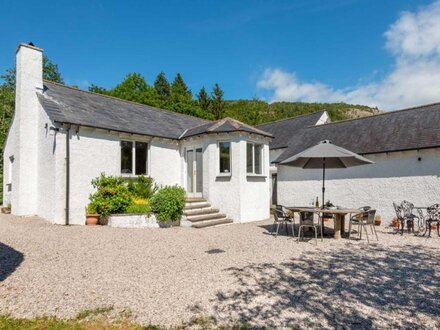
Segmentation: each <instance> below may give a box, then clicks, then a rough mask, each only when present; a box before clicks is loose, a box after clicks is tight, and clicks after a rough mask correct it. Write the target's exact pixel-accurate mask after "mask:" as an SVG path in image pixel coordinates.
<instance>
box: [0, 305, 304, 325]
mask: <svg viewBox="0 0 440 330" xmlns="http://www.w3.org/2000/svg"><path fill="white" fill-rule="evenodd" d="M112 310H113V307H101V308H97V309H92V310H84V311H82V312H80V313H78V315H77V317H76V318H74V319H67V320H62V319H58V318H55V317H36V318H33V319H20V318H14V317H11V316H7V315H0V330H186V329H194V330H248V329H255V330H258V329H261V330H263V329H266V328H265V327H255V326H250V325H249V324H247V323H236V324H235V325H220V324H218V323H217V322H216V321H215V320H214V319H211V318H209V317H206V316H197V317H193V318H192V319H191V320H190V321H188V322H182V324H180V325H174V326H160V325H147V326H144V325H140V324H137V323H134V322H132V321H130V319H129V318H130V317H131V313H129V312H128V313H127V312H126V311H123V312H121V313H120V314H119V315H120V318H119V319H116V320H114V319H113V320H112V319H111V318H108V317H106V316H107V314H108V313H109V312H111V311H112ZM127 317H128V318H127ZM290 328H291V329H296V328H294V327H290Z"/></svg>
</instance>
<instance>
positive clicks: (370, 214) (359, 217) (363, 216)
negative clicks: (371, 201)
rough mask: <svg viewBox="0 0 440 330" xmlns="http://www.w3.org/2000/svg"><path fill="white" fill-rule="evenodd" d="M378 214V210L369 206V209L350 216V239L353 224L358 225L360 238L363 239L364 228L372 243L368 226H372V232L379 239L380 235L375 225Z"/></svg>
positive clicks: (368, 239)
mask: <svg viewBox="0 0 440 330" xmlns="http://www.w3.org/2000/svg"><path fill="white" fill-rule="evenodd" d="M375 215H376V210H375V209H371V208H368V210H366V211H364V212H362V213H359V214H356V215H355V216H353V217H351V218H350V224H349V228H348V239H350V236H351V231H352V227H353V225H357V226H358V228H359V229H358V232H359V239H362V229H363V230H364V231H365V234H366V235H367V241H368V243H370V237H369V236H368V230H367V227H370V229H371V233H372V234H374V235H376V239H377V240H379V236H377V232H376V227H375V226H374V216H375Z"/></svg>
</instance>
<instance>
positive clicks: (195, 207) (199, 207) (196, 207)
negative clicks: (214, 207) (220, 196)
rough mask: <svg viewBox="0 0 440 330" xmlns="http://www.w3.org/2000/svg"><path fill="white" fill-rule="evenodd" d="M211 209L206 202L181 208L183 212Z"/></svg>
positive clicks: (188, 204) (189, 204)
mask: <svg viewBox="0 0 440 330" xmlns="http://www.w3.org/2000/svg"><path fill="white" fill-rule="evenodd" d="M207 207H211V204H210V203H208V202H197V203H187V204H185V207H184V208H183V211H188V210H194V209H203V208H207Z"/></svg>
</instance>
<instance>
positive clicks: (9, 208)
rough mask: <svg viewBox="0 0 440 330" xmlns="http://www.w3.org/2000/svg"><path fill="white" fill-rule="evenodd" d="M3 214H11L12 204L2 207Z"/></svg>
mask: <svg viewBox="0 0 440 330" xmlns="http://www.w3.org/2000/svg"><path fill="white" fill-rule="evenodd" d="M2 213H4V214H11V203H8V204H7V205H6V207H2Z"/></svg>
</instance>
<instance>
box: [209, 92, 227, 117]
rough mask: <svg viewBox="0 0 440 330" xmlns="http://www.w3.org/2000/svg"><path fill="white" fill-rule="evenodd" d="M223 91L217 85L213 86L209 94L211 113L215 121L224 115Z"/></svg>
mask: <svg viewBox="0 0 440 330" xmlns="http://www.w3.org/2000/svg"><path fill="white" fill-rule="evenodd" d="M223 94H224V93H223V90H222V89H221V88H220V86H219V84H217V83H216V84H215V85H214V88H213V89H212V93H211V112H212V114H213V115H214V118H215V119H216V120H218V119H221V118H223V115H224V113H225V100H224V99H223Z"/></svg>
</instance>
